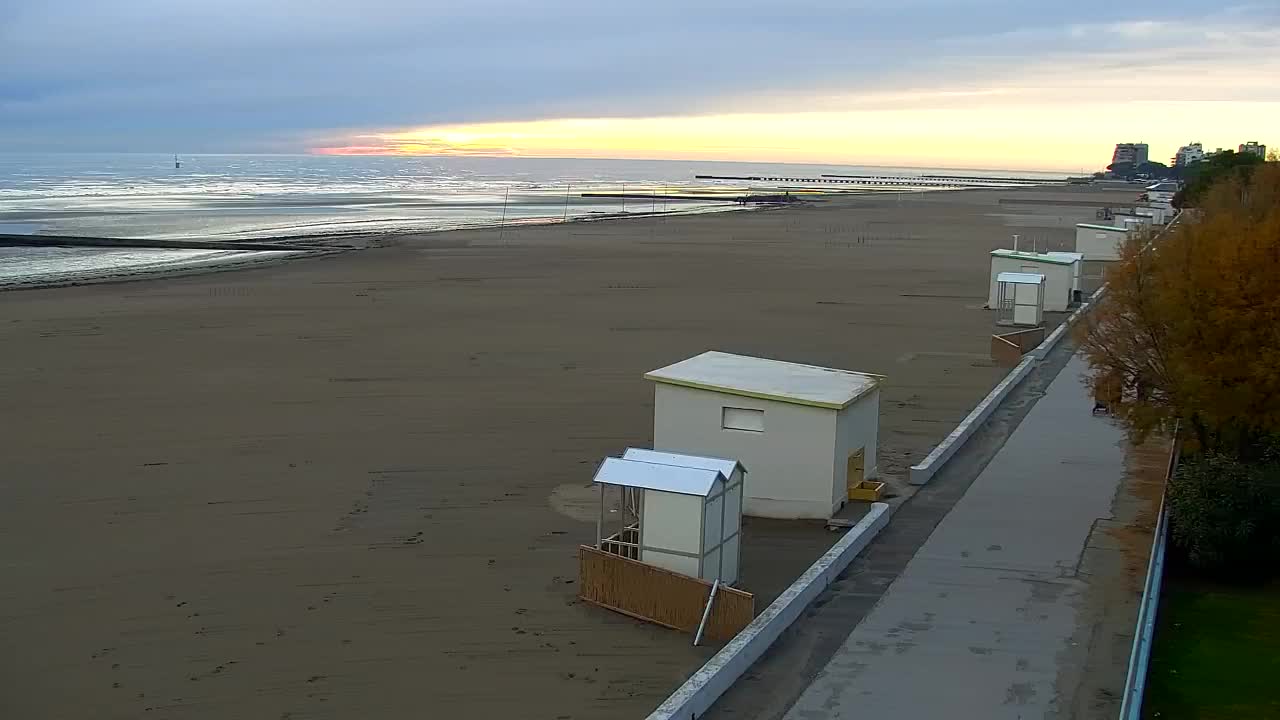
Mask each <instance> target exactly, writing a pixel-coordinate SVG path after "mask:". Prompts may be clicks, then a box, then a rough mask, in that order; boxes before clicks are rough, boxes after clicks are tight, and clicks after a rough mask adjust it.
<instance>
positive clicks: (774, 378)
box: [644, 351, 883, 410]
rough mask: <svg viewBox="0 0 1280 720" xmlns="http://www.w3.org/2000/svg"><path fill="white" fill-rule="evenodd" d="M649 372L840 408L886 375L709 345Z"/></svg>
mask: <svg viewBox="0 0 1280 720" xmlns="http://www.w3.org/2000/svg"><path fill="white" fill-rule="evenodd" d="M644 377H645V379H646V380H653V381H654V382H659V383H666V384H668V385H680V386H683V387H691V388H696V389H699V390H710V391H712V392H720V393H726V394H728V395H740V396H743V397H753V398H759V399H762V400H776V401H778V402H785V403H794V404H796V405H810V406H813V407H820V408H828V409H832V410H840V409H842V408H845V407H848V406H849V405H850V404H851V403H853V401H854V400H857V399H858V398H859V397H862V396H863V395H865V394H866V393H868V392H870V391H872V390H873V389H875V387H876V386H877V385H879V384H880V380H881V379H882V377H883V376H880V375H872V374H870V373H860V372H853V371H852V370H836V369H833V368H824V367H817V366H816V365H801V364H799V363H790V362H783V361H781V360H767V359H765V358H757V357H750V356H747V355H732V354H730V353H722V352H716V351H709V352H704V353H702V354H701V355H697V356H695V357H691V358H689V359H688V360H681V361H680V362H678V363H676V364H674V365H668V366H666V367H664V368H659V369H657V370H654V371H652V372H649V373H645V376H644Z"/></svg>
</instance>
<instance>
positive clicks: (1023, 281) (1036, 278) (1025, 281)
mask: <svg viewBox="0 0 1280 720" xmlns="http://www.w3.org/2000/svg"><path fill="white" fill-rule="evenodd" d="M996 282H1002V283H1014V284H1015V285H1039V284H1041V283H1043V282H1044V276H1043V275H1041V274H1039V273H1015V272H1002V273H1000V274H999V275H996Z"/></svg>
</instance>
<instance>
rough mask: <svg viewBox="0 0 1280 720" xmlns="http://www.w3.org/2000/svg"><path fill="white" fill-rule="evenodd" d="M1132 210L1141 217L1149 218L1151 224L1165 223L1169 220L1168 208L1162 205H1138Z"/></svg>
mask: <svg viewBox="0 0 1280 720" xmlns="http://www.w3.org/2000/svg"><path fill="white" fill-rule="evenodd" d="M1133 212H1134V214H1136V215H1139V216H1141V217H1148V218H1151V224H1152V225H1165V224H1167V223H1168V222H1169V217H1170V215H1169V210H1168V209H1166V208H1165V207H1164V206H1163V205H1139V206H1138V207H1136V208H1134V209H1133Z"/></svg>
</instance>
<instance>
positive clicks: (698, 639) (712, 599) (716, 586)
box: [693, 580, 720, 647]
mask: <svg viewBox="0 0 1280 720" xmlns="http://www.w3.org/2000/svg"><path fill="white" fill-rule="evenodd" d="M719 589H720V581H719V580H716V581H715V583H714V584H713V585H712V586H711V596H710V597H708V598H707V606H706V607H705V608H703V610H702V622H700V623H698V634H697V635H694V636H693V646H694V647H697V646H698V644H699V643H701V642H702V633H703V631H704V630H706V629H707V618H709V617H711V604H712V603H714V602H715V601H716V591H717V590H719Z"/></svg>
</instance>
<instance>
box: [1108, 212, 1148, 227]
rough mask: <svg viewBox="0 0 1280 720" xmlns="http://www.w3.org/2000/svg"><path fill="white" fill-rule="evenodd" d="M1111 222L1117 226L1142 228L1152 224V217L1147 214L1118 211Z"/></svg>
mask: <svg viewBox="0 0 1280 720" xmlns="http://www.w3.org/2000/svg"><path fill="white" fill-rule="evenodd" d="M1111 224H1112V225H1114V226H1116V227H1123V228H1130V229H1133V230H1141V229H1143V228H1146V227H1149V226H1150V225H1151V218H1150V217H1148V216H1145V215H1136V214H1133V213H1116V214H1115V216H1114V217H1113V218H1112V222H1111Z"/></svg>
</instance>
